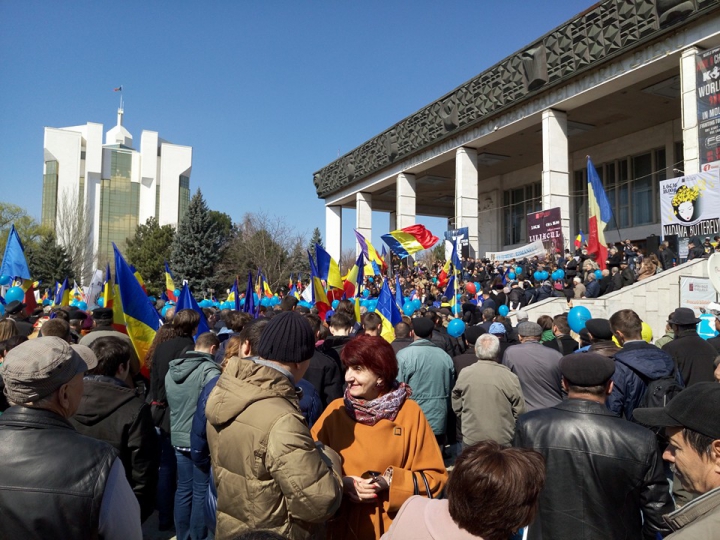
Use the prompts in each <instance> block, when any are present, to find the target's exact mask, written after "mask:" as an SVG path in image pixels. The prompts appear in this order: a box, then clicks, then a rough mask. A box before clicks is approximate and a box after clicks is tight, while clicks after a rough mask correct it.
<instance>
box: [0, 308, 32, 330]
mask: <svg viewBox="0 0 720 540" xmlns="http://www.w3.org/2000/svg"><path fill="white" fill-rule="evenodd" d="M25 307H26V306H25V304H24V303H23V302H21V301H20V300H13V301H12V302H10V303H9V304H8V305H7V306H5V313H6V314H7V316H8V317H9V318H10V319H12V320H13V321H15V326H16V327H17V329H18V334H20V335H21V336H25V337H28V336H29V335H30V334H32V333H33V325H32V323H31V322H30V321H28V317H27V313H26V312H25Z"/></svg>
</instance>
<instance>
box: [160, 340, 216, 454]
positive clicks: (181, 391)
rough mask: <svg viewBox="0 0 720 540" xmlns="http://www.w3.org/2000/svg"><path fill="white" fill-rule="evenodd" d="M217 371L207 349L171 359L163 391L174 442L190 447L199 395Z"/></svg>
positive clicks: (173, 443) (171, 440)
mask: <svg viewBox="0 0 720 540" xmlns="http://www.w3.org/2000/svg"><path fill="white" fill-rule="evenodd" d="M218 375H220V367H219V366H218V365H217V364H216V363H215V359H214V357H213V355H211V354H209V353H204V352H199V351H188V352H186V353H185V354H184V355H183V356H181V357H180V358H176V359H175V360H173V361H172V362H170V368H169V369H168V373H167V375H166V376H165V392H166V394H167V400H168V405H169V407H170V442H171V443H172V445H173V446H177V447H180V448H190V432H191V431H192V420H193V416H194V415H195V409H196V408H197V403H198V397H199V396H200V392H202V389H203V388H204V387H205V385H206V384H207V383H208V382H210V380H211V379H213V378H214V377H217V376H218Z"/></svg>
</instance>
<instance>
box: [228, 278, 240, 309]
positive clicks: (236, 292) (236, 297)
mask: <svg viewBox="0 0 720 540" xmlns="http://www.w3.org/2000/svg"><path fill="white" fill-rule="evenodd" d="M227 301H228V302H233V303H234V304H235V311H240V289H238V281H237V278H235V283H233V286H232V289H230V294H228V298H227Z"/></svg>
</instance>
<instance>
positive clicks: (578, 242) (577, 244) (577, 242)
mask: <svg viewBox="0 0 720 540" xmlns="http://www.w3.org/2000/svg"><path fill="white" fill-rule="evenodd" d="M584 243H585V235H584V234H583V232H582V229H581V230H580V234H578V235H577V236H576V237H575V247H576V248H577V249H580V248H581V247H582V245H583V244H584Z"/></svg>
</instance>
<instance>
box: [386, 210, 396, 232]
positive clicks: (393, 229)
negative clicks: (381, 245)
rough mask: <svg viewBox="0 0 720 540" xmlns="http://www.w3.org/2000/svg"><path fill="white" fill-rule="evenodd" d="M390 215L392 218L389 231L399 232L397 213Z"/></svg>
mask: <svg viewBox="0 0 720 540" xmlns="http://www.w3.org/2000/svg"><path fill="white" fill-rule="evenodd" d="M388 215H389V217H390V220H389V227H388V231H395V230H397V228H398V226H397V212H390V213H389V214H388Z"/></svg>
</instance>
